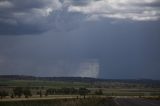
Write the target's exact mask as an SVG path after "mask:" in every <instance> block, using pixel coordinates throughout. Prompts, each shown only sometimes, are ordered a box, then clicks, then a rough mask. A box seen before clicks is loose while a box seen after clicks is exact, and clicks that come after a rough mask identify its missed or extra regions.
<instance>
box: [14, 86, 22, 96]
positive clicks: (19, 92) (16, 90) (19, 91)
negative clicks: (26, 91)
mask: <svg viewBox="0 0 160 106" xmlns="http://www.w3.org/2000/svg"><path fill="white" fill-rule="evenodd" d="M13 92H14V95H15V96H18V97H19V98H20V97H21V96H22V94H23V89H22V87H16V88H14V89H13Z"/></svg>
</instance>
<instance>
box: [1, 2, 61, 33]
mask: <svg viewBox="0 0 160 106" xmlns="http://www.w3.org/2000/svg"><path fill="white" fill-rule="evenodd" d="M60 7H61V3H60V2H59V0H45V1H44V0H34V1H33V0H27V1H22V0H5V1H0V13H1V14H0V29H1V30H0V35H23V34H35V33H41V32H43V31H46V30H48V29H49V26H50V23H51V22H52V21H51V20H50V19H49V18H50V17H49V15H50V14H51V13H52V12H55V11H56V10H58V9H59V8H60ZM53 18H54V17H53ZM53 21H54V20H53Z"/></svg>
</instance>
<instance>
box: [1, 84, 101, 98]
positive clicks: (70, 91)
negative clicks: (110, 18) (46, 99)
mask: <svg viewBox="0 0 160 106" xmlns="http://www.w3.org/2000/svg"><path fill="white" fill-rule="evenodd" d="M36 92H37V93H36V95H39V96H40V97H42V96H48V95H81V96H84V98H85V96H86V95H88V94H89V93H91V91H90V90H89V89H87V88H78V89H76V88H49V89H46V90H43V91H42V90H37V91H36ZM95 94H96V95H102V94H103V92H102V90H96V91H95ZM6 96H10V97H11V98H21V97H22V96H24V97H25V98H29V97H31V96H32V91H31V88H29V87H26V88H23V87H15V88H13V89H12V93H10V95H9V93H8V92H7V91H5V90H0V98H1V99H3V98H5V97H6Z"/></svg>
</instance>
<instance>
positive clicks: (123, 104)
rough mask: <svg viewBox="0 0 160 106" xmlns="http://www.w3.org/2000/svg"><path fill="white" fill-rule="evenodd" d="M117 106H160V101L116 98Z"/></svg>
mask: <svg viewBox="0 0 160 106" xmlns="http://www.w3.org/2000/svg"><path fill="white" fill-rule="evenodd" d="M114 102H115V104H116V106H160V101H158V100H147V99H138V98H115V99H114Z"/></svg>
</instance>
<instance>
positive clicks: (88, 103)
mask: <svg viewBox="0 0 160 106" xmlns="http://www.w3.org/2000/svg"><path fill="white" fill-rule="evenodd" d="M0 106H160V100H156V99H145V98H113V97H89V98H86V99H84V98H78V99H77V98H66V99H64V98H61V99H60V98H59V99H55V98H54V99H51V98H50V99H33V100H31V99H29V100H19V101H0Z"/></svg>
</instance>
